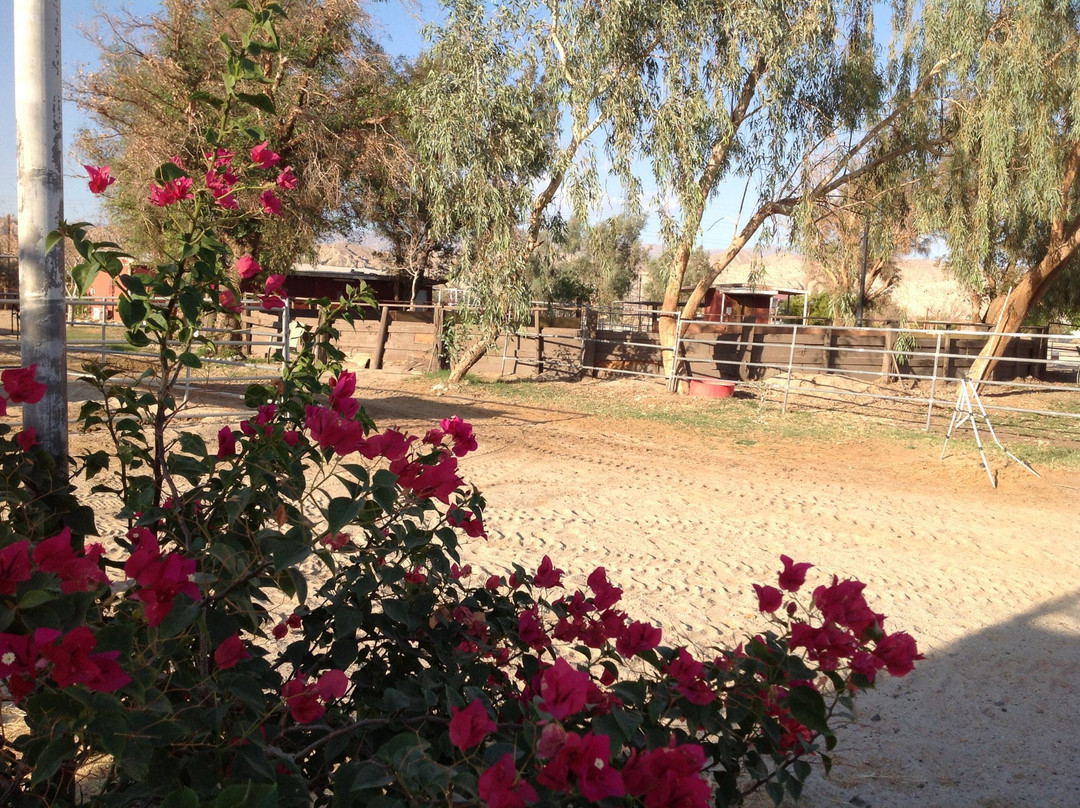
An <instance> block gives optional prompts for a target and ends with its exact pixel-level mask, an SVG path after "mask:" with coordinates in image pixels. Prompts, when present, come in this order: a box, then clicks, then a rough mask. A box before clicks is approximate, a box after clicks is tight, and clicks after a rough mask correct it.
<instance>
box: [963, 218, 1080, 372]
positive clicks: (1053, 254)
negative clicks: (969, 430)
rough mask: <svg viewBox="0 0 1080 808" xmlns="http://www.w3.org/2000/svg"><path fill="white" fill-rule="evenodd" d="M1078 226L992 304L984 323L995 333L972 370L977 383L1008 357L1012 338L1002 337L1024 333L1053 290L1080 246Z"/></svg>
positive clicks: (1079, 228) (1074, 226) (1075, 224)
mask: <svg viewBox="0 0 1080 808" xmlns="http://www.w3.org/2000/svg"><path fill="white" fill-rule="evenodd" d="M1078 224H1080V223H1077V222H1074V223H1073V226H1072V228H1071V229H1070V233H1069V236H1068V238H1064V239H1063V240H1061V241H1060V242H1059V243H1058V244H1057V245H1055V246H1054V247H1052V248H1051V249H1049V250H1047V252H1046V255H1044V256H1043V259H1042V260H1041V261H1040V262H1039V263H1038V264H1037V265H1036V266H1035V267H1033V268H1032V269H1030V270H1029V271H1028V272H1027V273H1026V274H1025V275H1024V276H1023V277H1022V278H1021V279H1020V282H1019V283H1018V284H1016V286H1014V287H1013V289H1012V291H1011V292H1010V293H1009V294H1007V295H1002V296H998V297H996V298H994V299H993V300H992V301H990V306H989V307H988V308H987V311H986V317H985V318H984V322H987V323H994V326H995V327H994V333H992V334H991V336H990V338H989V339H988V340H987V341H986V344H985V345H984V346H983V349H982V350H981V351H980V352H979V355H978V357H976V359H975V362H974V363H973V364H972V365H971V369H970V370H969V371H968V378H970V379H971V380H972V381H973V382H976V383H980V382H984V381H986V380H987V379H989V378H990V375H991V374H992V373H993V372H994V368H995V367H996V366H997V363H998V360H1000V359H1001V357H1002V356H1004V354H1005V351H1006V350H1008V348H1009V343H1010V342H1012V337H1008V336H1002V334H1013V333H1016V332H1017V331H1019V330H1020V327H1021V326H1022V325H1023V324H1024V320H1025V319H1026V318H1027V316H1028V314H1030V313H1031V310H1032V309H1033V308H1035V306H1036V305H1037V304H1038V302H1039V301H1040V300H1042V298H1043V296H1044V295H1045V294H1046V292H1047V290H1048V289H1049V288H1050V284H1051V283H1052V282H1053V281H1054V278H1055V277H1056V276H1057V274H1058V272H1059V270H1060V269H1061V268H1062V267H1063V266H1064V264H1065V261H1066V259H1068V258H1069V256H1070V255H1072V253H1073V251H1074V250H1075V249H1076V247H1077V245H1078V244H1080V226H1078Z"/></svg>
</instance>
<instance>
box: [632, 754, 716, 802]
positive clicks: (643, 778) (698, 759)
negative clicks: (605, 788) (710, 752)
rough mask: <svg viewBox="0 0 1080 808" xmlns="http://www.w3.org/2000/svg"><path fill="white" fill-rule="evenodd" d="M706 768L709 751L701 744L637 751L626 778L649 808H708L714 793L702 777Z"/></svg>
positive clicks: (633, 790)
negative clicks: (706, 756) (706, 754)
mask: <svg viewBox="0 0 1080 808" xmlns="http://www.w3.org/2000/svg"><path fill="white" fill-rule="evenodd" d="M704 766H705V750H704V749H702V748H701V747H700V746H698V745H697V744H683V745H681V746H670V747H666V748H665V747H660V748H658V749H650V750H647V751H638V750H634V751H633V752H631V753H630V758H629V760H627V761H626V764H625V765H624V766H623V768H622V777H623V782H624V783H625V784H626V791H627V793H629V794H631V795H632V796H634V797H638V798H639V799H640V800H641V802H642V804H643V805H644V806H645V808H705V806H706V805H708V804H709V797H710V796H711V794H710V789H709V784H708V783H706V782H705V780H703V779H702V777H701V770H702V769H703V768H704Z"/></svg>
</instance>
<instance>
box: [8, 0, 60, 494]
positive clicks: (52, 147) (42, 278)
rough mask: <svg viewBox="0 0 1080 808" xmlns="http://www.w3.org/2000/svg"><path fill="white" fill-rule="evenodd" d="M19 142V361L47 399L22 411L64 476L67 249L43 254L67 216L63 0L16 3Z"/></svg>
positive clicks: (27, 422)
mask: <svg viewBox="0 0 1080 808" xmlns="http://www.w3.org/2000/svg"><path fill="white" fill-rule="evenodd" d="M14 12H15V13H14V31H15V49H14V55H15V141H16V152H17V155H18V158H17V162H18V200H19V310H20V320H21V324H22V331H21V344H22V355H21V360H22V363H23V365H24V366H28V365H37V380H38V381H39V382H42V383H43V384H44V385H45V395H44V396H43V397H42V399H41V400H40V401H39V402H38V403H36V404H26V405H23V427H24V428H26V427H33V428H34V430H35V431H36V432H37V439H38V441H39V442H40V443H41V445H42V446H43V448H44V449H45V450H46V451H47V452H48V453H49V454H51V455H52V456H53V458H55V460H56V463H57V474H56V476H57V478H58V479H66V478H67V455H68V438H67V351H66V345H65V342H66V335H67V331H66V328H65V322H64V314H65V312H64V308H65V305H64V297H65V295H64V292H65V289H64V287H65V283H64V252H63V245H62V244H58V245H56V248H55V249H54V250H53V251H52V252H51V253H49V255H45V237H46V235H47V234H48V233H49V232H50V231H51V230H55V229H57V227H58V226H59V224H60V221H61V219H63V216H64V176H63V160H64V139H63V120H62V116H61V108H62V95H61V91H62V88H61V81H60V65H61V62H60V2H59V0H15V7H14Z"/></svg>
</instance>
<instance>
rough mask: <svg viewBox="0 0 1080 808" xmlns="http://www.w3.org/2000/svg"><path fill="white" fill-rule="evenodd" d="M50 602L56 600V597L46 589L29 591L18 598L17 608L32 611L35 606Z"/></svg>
mask: <svg viewBox="0 0 1080 808" xmlns="http://www.w3.org/2000/svg"><path fill="white" fill-rule="evenodd" d="M51 600H56V595H54V594H53V593H52V592H49V591H48V590H47V589H31V590H30V591H29V592H27V593H26V594H25V595H23V596H22V597H21V598H19V608H20V609H33V608H34V607H35V606H40V605H41V604H42V603H48V602H49V601H51Z"/></svg>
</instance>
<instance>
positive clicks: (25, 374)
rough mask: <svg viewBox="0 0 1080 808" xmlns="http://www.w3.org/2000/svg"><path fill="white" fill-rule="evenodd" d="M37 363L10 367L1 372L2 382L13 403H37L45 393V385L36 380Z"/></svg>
mask: <svg viewBox="0 0 1080 808" xmlns="http://www.w3.org/2000/svg"><path fill="white" fill-rule="evenodd" d="M36 375H37V365H36V364H35V365H28V366H27V367H24V368H8V369H7V370H5V371H3V372H2V373H0V384H2V385H3V387H4V392H5V393H7V395H8V398H9V399H10V400H11V403H12V404H37V403H38V402H39V401H41V397H42V396H43V395H45V385H44V384H42V383H41V382H39V381H36V380H35V379H34V377H35V376H36Z"/></svg>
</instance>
